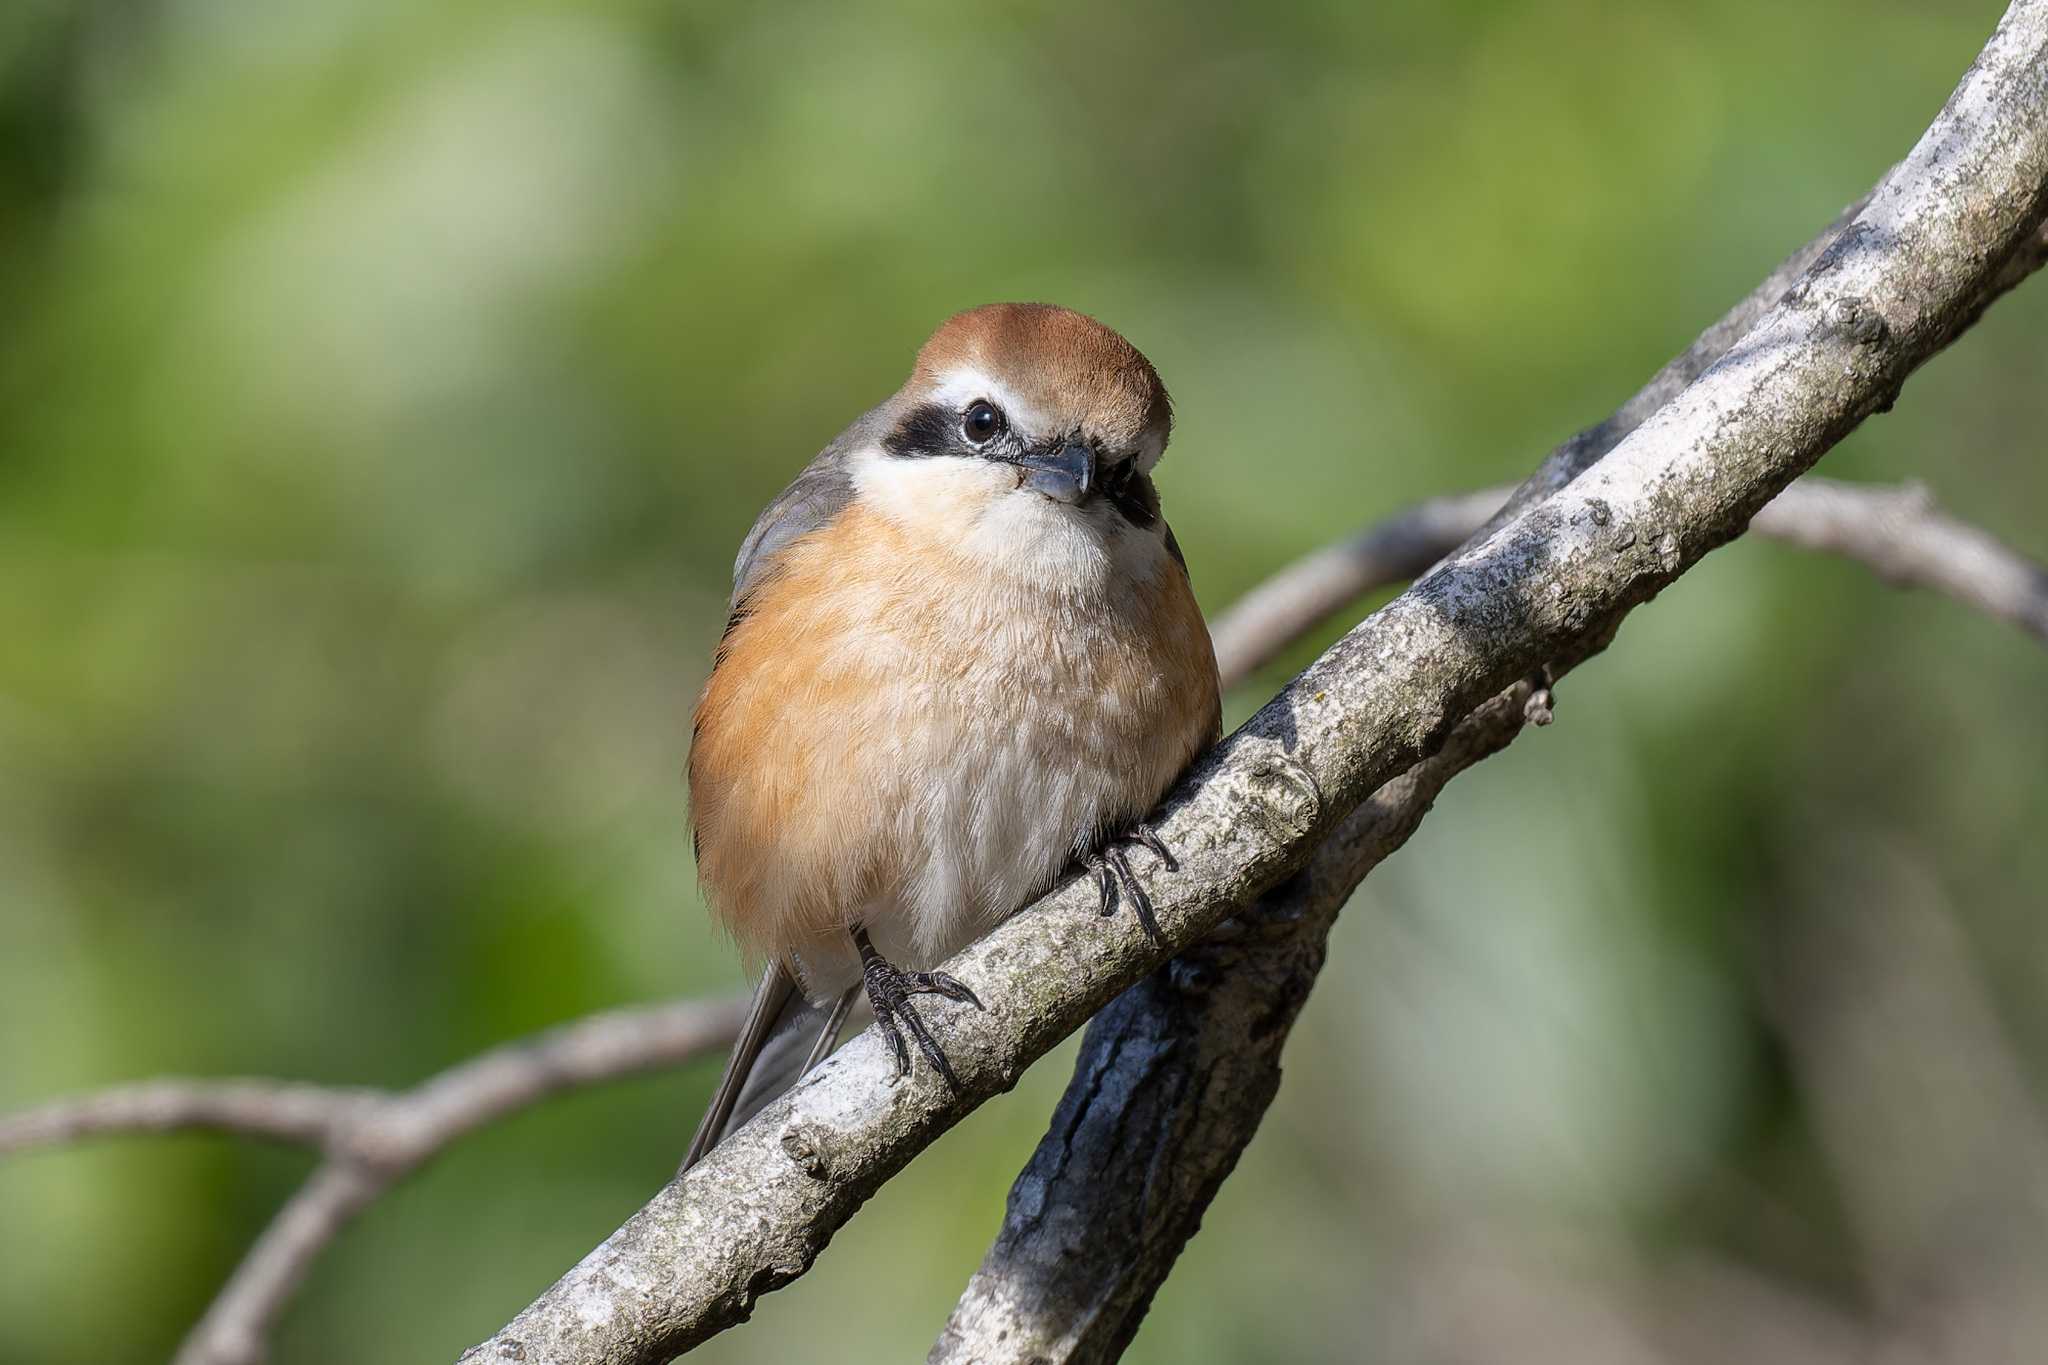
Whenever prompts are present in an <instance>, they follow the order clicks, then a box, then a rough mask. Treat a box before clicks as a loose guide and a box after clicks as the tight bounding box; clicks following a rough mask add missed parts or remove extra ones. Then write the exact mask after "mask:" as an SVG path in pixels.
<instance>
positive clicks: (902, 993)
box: [853, 929, 982, 1093]
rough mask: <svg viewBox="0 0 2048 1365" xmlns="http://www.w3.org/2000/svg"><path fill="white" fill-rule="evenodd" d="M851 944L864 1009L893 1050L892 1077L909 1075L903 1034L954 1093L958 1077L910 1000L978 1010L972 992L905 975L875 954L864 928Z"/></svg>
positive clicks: (922, 975)
mask: <svg viewBox="0 0 2048 1365" xmlns="http://www.w3.org/2000/svg"><path fill="white" fill-rule="evenodd" d="M853 941H854V944H855V946H857V947H858V948H859V949H860V978H861V984H862V985H863V986H865V987H866V988H867V994H868V1004H869V1005H871V1006H873V1007H874V1011H875V1022H876V1023H877V1024H880V1025H881V1026H882V1033H883V1035H884V1036H885V1037H887V1038H888V1040H889V1046H890V1047H892V1048H894V1049H895V1051H896V1074H897V1075H898V1076H902V1075H905V1074H907V1073H908V1072H909V1070H910V1048H909V1045H908V1044H906V1043H905V1042H904V1040H903V1035H904V1033H905V1031H908V1032H909V1034H910V1036H911V1037H912V1038H915V1039H916V1040H917V1050H918V1051H919V1052H921V1053H923V1054H924V1059H925V1061H926V1062H927V1063H929V1064H930V1066H931V1068H932V1070H934V1071H936V1072H938V1073H939V1074H940V1075H941V1076H944V1077H945V1078H946V1084H947V1085H949V1086H951V1087H952V1088H953V1090H954V1092H955V1093H958V1092H959V1091H960V1090H961V1089H962V1086H961V1084H960V1078H959V1077H958V1076H956V1075H954V1074H953V1064H952V1063H951V1062H949V1061H947V1060H946V1054H945V1051H944V1050H943V1049H942V1048H940V1046H939V1044H938V1040H937V1039H935V1038H933V1037H932V1032H931V1029H930V1028H929V1027H927V1026H926V1024H925V1022H924V1018H923V1016H921V1015H920V1014H918V1012H917V1006H915V1005H913V1004H912V1003H911V1001H910V998H911V997H912V996H914V995H942V996H944V997H945V998H946V999H948V1000H958V1001H960V1002H961V1003H962V1004H966V1005H972V1006H974V1008H976V1009H980V1008H981V1007H982V1004H981V1001H980V1000H978V999H976V998H975V994H974V992H973V991H971V990H969V989H967V987H966V986H965V985H963V984H962V983H961V982H960V981H959V979H958V978H956V977H953V976H949V975H947V974H946V973H945V972H908V971H905V970H903V968H901V967H898V966H897V965H896V964H895V963H893V962H891V961H889V960H888V959H887V958H885V957H883V956H882V955H881V954H880V953H878V952H876V951H875V945H874V944H873V943H870V942H869V941H868V934H867V930H866V929H856V930H854V931H853Z"/></svg>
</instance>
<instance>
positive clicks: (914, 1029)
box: [902, 1005, 964, 1094]
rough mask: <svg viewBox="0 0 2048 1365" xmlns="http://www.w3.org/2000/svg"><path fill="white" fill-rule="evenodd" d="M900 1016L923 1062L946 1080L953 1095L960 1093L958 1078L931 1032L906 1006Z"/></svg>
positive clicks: (915, 1012) (912, 1010)
mask: <svg viewBox="0 0 2048 1365" xmlns="http://www.w3.org/2000/svg"><path fill="white" fill-rule="evenodd" d="M902 1015H903V1023H904V1025H905V1026H906V1027H908V1028H909V1030H910V1036H911V1037H913V1038H915V1039H917V1050H918V1051H919V1052H922V1053H923V1054H924V1059H925V1061H926V1062H928V1063H930V1065H931V1068H932V1070H934V1071H936V1072H938V1073H939V1074H940V1075H941V1076H944V1077H945V1078H946V1084H947V1085H949V1086H951V1087H952V1088H953V1092H954V1093H955V1094H958V1093H960V1091H961V1090H962V1089H963V1088H964V1087H962V1086H961V1084H960V1078H959V1077H958V1076H956V1075H954V1074H953V1064H952V1063H951V1062H949V1061H947V1060H946V1054H945V1053H944V1052H942V1051H941V1050H940V1049H939V1045H938V1042H937V1040H935V1039H934V1038H933V1037H932V1035H931V1030H930V1029H927V1028H926V1027H925V1025H924V1020H923V1019H921V1018H920V1017H918V1013H917V1011H916V1010H914V1009H912V1008H911V1007H910V1006H908V1005H905V1006H904V1007H903V1009H902Z"/></svg>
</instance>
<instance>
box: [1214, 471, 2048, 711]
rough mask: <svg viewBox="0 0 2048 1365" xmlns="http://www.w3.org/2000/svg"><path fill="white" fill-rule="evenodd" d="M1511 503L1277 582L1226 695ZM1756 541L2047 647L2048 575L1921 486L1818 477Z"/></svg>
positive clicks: (1448, 509) (1402, 523)
mask: <svg viewBox="0 0 2048 1365" xmlns="http://www.w3.org/2000/svg"><path fill="white" fill-rule="evenodd" d="M1513 492H1514V490H1513V489H1509V488H1488V489H1482V490H1480V491H1479V492H1476V493H1466V494H1463V495H1461V496H1457V497H1446V498H1431V499H1429V500H1428V501H1427V502H1420V503H1417V504H1415V505H1414V506H1413V507H1410V508H1408V509H1407V510H1405V511H1402V512H1397V513H1395V514H1394V515H1393V516H1391V517H1389V518H1387V519H1386V520H1385V521H1382V522H1379V523H1377V524H1375V525H1373V526H1370V527H1368V528H1366V529H1365V530H1363V531H1360V532H1359V533H1358V534H1357V535H1355V536H1352V537H1351V538H1350V539H1348V540H1343V541H1339V542H1338V543H1337V544H1335V545H1328V546H1325V547H1323V548H1322V549H1320V550H1316V551H1313V552H1312V553H1310V554H1307V555H1304V556H1302V557H1301V558H1300V559H1297V560H1296V561H1294V563H1292V564H1289V565H1288V566H1287V567H1285V568H1283V569H1281V570H1280V571H1279V572H1277V573H1275V574H1274V575H1273V576H1272V577H1271V578H1268V579H1267V580H1265V581H1264V582H1263V583H1261V584H1259V586H1257V587H1256V588H1253V589H1252V590H1251V591H1250V592H1248V593H1246V594H1245V595H1244V596H1243V597H1242V598H1239V599H1238V601H1237V602H1236V603H1235V604H1233V605H1232V606H1231V608H1230V609H1229V610H1228V611H1226V612H1224V613H1223V614H1222V615H1221V616H1219V617H1217V618H1216V620H1215V621H1214V622H1213V623H1212V624H1211V625H1210V628H1209V629H1210V634H1211V635H1212V636H1213V637H1214V639H1215V641H1216V666H1217V668H1218V670H1220V671H1221V673H1222V674H1223V681H1224V685H1225V686H1226V687H1228V686H1233V685H1235V684H1237V683H1240V682H1242V681H1244V679H1245V678H1247V677H1249V676H1250V675H1251V674H1252V673H1254V672H1256V671H1257V670H1258V669H1260V668H1263V667H1264V666H1265V665H1267V664H1269V663H1271V662H1272V661H1273V660H1274V659H1275V658H1277V657H1279V655H1280V653H1281V652H1282V651H1283V650H1285V649H1287V648H1288V647H1289V646H1291V645H1293V644H1294V643H1295V642H1296V641H1297V640H1299V639H1300V638H1301V637H1302V636H1303V635H1306V634H1307V633H1308V632H1309V631H1311V630H1313V629H1314V628H1315V627H1316V626H1317V625H1318V624H1320V623H1321V622H1323V621H1325V620H1327V619H1328V618H1329V617H1331V616H1334V615H1335V614H1336V613H1337V612H1338V611H1339V610H1341V609H1342V608H1343V607H1344V606H1345V605H1346V604H1347V603H1350V602H1352V601H1354V600H1356V599H1357V598H1359V597H1361V596H1363V595H1364V594H1366V593H1368V592H1371V591H1373V590H1374V589H1376V588H1384V587H1388V586H1390V585H1392V584H1395V583H1401V582H1405V581H1407V580H1408V579H1411V578H1413V577H1414V576H1415V575H1417V574H1419V573H1421V572H1422V571H1423V570H1424V569H1427V568H1428V567H1429V566H1430V565H1432V564H1434V563H1436V562H1437V561H1438V560H1439V559H1441V558H1443V557H1444V556H1445V555H1448V554H1450V553H1451V552H1452V551H1454V550H1456V549H1457V548H1458V547H1459V546H1460V545H1463V544H1464V543H1465V542H1466V540H1468V539H1469V538H1471V537H1472V536H1473V535H1475V534H1477V533H1478V532H1479V530H1480V529H1481V528H1482V527H1484V526H1485V525H1486V524H1487V523H1488V521H1489V519H1490V518H1491V517H1492V515H1493V513H1494V512H1495V511H1496V510H1497V509H1499V508H1500V507H1502V506H1503V505H1505V504H1506V502H1507V500H1508V498H1509V497H1510V496H1511V495H1512V494H1513ZM1749 530H1750V534H1752V535H1757V536H1762V537H1764V538H1765V539H1767V540H1778V541H1783V542H1785V543H1786V544H1789V545H1797V546H1799V547H1801V548H1803V549H1808V550H1820V551H1825V552H1827V553H1829V554H1836V555H1840V556H1842V557H1843V558H1845V559H1849V560H1853V561H1855V562H1856V563H1859V564H1862V565H1863V566H1865V567H1866V568H1868V569H1870V570H1871V572H1873V573H1875V574H1876V575H1877V576H1878V577H1879V578H1881V579H1883V580H1884V581H1885V582H1887V583H1890V584H1892V585H1893V586H1895V587H1911V588H1925V589H1927V590H1928V591H1930V592H1938V593H1941V594H1943V595H1944V596H1947V597H1951V598H1954V599H1955V600H1956V601H1958V602H1960V603H1962V604H1963V605H1964V606H1966V607H1971V608H1974V609H1976V610H1978V611H1981V612H1983V613H1985V614H1986V615H1987V616H1991V617H1994V618H1996V619H1998V620H2001V621H2006V622H2009V623H2011V624H2012V625H2015V626H2018V627H2019V628H2020V629H2021V630H2024V631H2026V632H2027V633H2028V634H2029V635H2032V636H2034V637H2035V638H2037V639H2040V640H2043V641H2048V568H2044V567H2043V566H2042V565H2041V564H2039V563H2037V562H2035V561H2034V560H2031V559H2029V558H2027V557H2026V556H2025V555H2023V554H2021V553H2019V552H2018V551H2017V550H2014V549H2012V548H2011V547H2010V546H2008V545H2006V544H2005V543H2004V542H2002V541H2000V540H1999V539H1998V538H1997V537H1996V536H1994V535H1992V534H1991V533H1990V532H1988V531H1985V530H1983V529H1981V528H1979V527H1976V526H1972V525H1970V524H1969V523H1967V522H1963V521H1958V520H1956V519H1955V518H1954V517H1951V516H1948V515H1947V514H1946V513H1944V512H1942V511H1941V510H1940V509H1939V508H1938V507H1936V506H1935V503H1934V499H1933V496H1932V495H1931V494H1930V493H1929V492H1928V491H1927V489H1926V488H1925V487H1924V486H1923V485H1920V484H1917V483H1914V484H1900V485H1894V486H1889V487H1862V486H1859V485H1857V484H1851V483H1843V482H1841V481H1839V480H1836V479H1824V478H1822V477H1820V476H1819V475H1817V474H1809V475H1807V476H1806V477H1805V478H1803V479H1801V480H1799V481H1798V482H1797V483H1795V484H1793V485H1792V486H1791V487H1790V488H1787V489H1786V490H1785V491H1784V492H1782V493H1780V494H1779V495H1778V496H1777V497H1776V498H1773V499H1772V500H1771V503H1770V505H1769V506H1767V507H1765V508H1764V510H1763V511H1761V512H1758V513H1757V514H1756V517H1755V518H1754V519H1753V520H1752V521H1751V522H1750V524H1749Z"/></svg>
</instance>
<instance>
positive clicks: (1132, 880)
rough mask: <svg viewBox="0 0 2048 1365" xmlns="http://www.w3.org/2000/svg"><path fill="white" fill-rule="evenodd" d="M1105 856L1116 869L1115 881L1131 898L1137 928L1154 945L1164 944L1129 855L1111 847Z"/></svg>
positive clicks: (1150, 899) (1149, 902)
mask: <svg viewBox="0 0 2048 1365" xmlns="http://www.w3.org/2000/svg"><path fill="white" fill-rule="evenodd" d="M1107 856H1108V858H1109V864H1110V866H1112V867H1114V868H1115V869H1116V875H1117V880H1119V881H1121V882H1122V883H1123V885H1124V891H1125V892H1126V893H1127V894H1128V895H1129V896H1130V898H1131V909H1132V911H1133V912H1135V913H1136V915H1137V917H1138V927H1139V928H1140V929H1143V930H1144V931H1145V937H1147V938H1149V939H1151V940H1152V941H1153V942H1154V943H1164V942H1165V941H1166V936H1165V935H1164V934H1162V933H1160V932H1159V920H1158V919H1157V918H1156V917H1155V916H1154V915H1153V913H1152V898H1151V897H1150V896H1148V895H1146V894H1145V888H1144V887H1142V886H1140V885H1139V884H1138V874H1137V873H1136V872H1133V871H1132V870H1131V858H1130V855H1129V854H1128V853H1126V852H1124V851H1123V849H1121V848H1119V847H1117V846H1115V845H1112V846H1111V847H1110V850H1109V853H1108V855H1107Z"/></svg>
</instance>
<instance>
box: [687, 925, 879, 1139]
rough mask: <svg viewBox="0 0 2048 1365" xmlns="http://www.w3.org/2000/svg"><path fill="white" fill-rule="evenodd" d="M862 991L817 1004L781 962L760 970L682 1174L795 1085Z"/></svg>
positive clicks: (830, 1042)
mask: <svg viewBox="0 0 2048 1365" xmlns="http://www.w3.org/2000/svg"><path fill="white" fill-rule="evenodd" d="M859 994H860V988H859V987H858V986H856V987H854V988H853V989H852V990H849V991H848V992H847V993H846V994H845V995H842V996H840V997H839V999H838V1000H837V1001H835V1002H833V1003H832V1004H831V1005H830V1006H824V1005H814V1004H812V1003H811V1002H810V1001H809V1000H808V999H806V998H805V996H804V993H803V992H802V991H800V990H798V989H797V985H796V980H795V978H793V977H791V976H790V974H789V971H788V969H787V968H785V967H784V966H783V965H782V964H781V963H779V962H777V963H771V964H769V967H768V969H767V970H766V971H764V972H763V973H761V984H760V985H759V986H758V987H756V988H755V990H754V1004H753V1008H751V1009H749V1010H748V1011H747V1021H746V1023H745V1024H744V1025H742V1026H741V1028H740V1037H739V1041H738V1042H736V1043H734V1044H733V1046H732V1056H731V1057H730V1058H728V1059H727V1061H726V1063H725V1074H724V1075H723V1076H721V1077H719V1080H718V1090H717V1093H715V1094H714V1095H712V1097H711V1107H710V1108H709V1109H707V1110H706V1111H705V1112H704V1121H703V1122H702V1123H700V1124H698V1125H697V1135H696V1136H695V1137H694V1138H691V1139H690V1150H689V1152H688V1153H687V1154H686V1155H685V1156H684V1157H683V1164H682V1167H681V1169H680V1170H678V1171H677V1174H678V1175H680V1174H681V1173H682V1172H683V1171H687V1170H689V1169H690V1167H692V1166H694V1165H696V1164H697V1161H698V1159H699V1158H701V1157H702V1156H703V1155H704V1154H705V1153H706V1152H708V1151H710V1150H711V1149H712V1148H713V1147H716V1146H717V1145H718V1144H719V1142H720V1141H721V1140H722V1139H723V1138H724V1137H725V1135H726V1134H727V1133H729V1132H731V1131H732V1130H733V1129H735V1128H737V1127H739V1126H740V1125H741V1124H743V1123H745V1122H746V1121H747V1120H748V1119H750V1118H752V1117H753V1116H754V1115H755V1114H756V1113H757V1112H759V1111H760V1110H761V1109H763V1108H765V1107H766V1106H767V1104H768V1102H769V1101H770V1100H773V1099H774V1098H775V1097H776V1096H778V1095H780V1094H781V1093H782V1092H783V1091H785V1090H787V1089H789V1087H790V1086H792V1085H794V1084H796V1082H797V1078H798V1077H800V1076H802V1075H803V1074H804V1073H805V1072H806V1071H809V1070H810V1069H811V1068H812V1067H814V1066H816V1065H817V1064H818V1063H819V1062H820V1061H822V1060H823V1059H824V1057H825V1054H826V1053H828V1052H830V1051H831V1050H832V1045H833V1044H834V1043H836V1042H838V1041H839V1031H840V1030H841V1029H842V1028H844V1027H845V1026H846V1016H847V1013H848V1011H849V1010H851V1009H852V1007H853V1003H854V1000H855V998H856V997H857V996H858V995H859Z"/></svg>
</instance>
